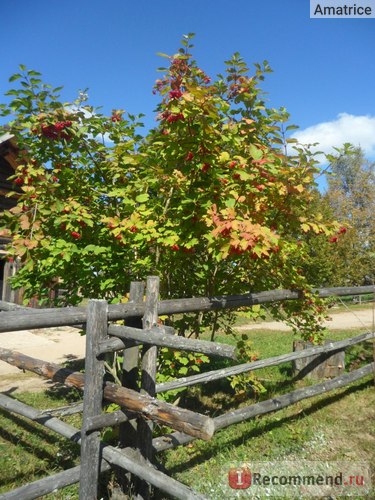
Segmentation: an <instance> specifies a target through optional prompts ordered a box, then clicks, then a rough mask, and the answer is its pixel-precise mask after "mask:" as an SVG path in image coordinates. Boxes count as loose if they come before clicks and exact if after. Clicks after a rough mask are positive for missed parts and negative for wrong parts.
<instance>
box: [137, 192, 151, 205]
mask: <svg viewBox="0 0 375 500" xmlns="http://www.w3.org/2000/svg"><path fill="white" fill-rule="evenodd" d="M149 198H150V197H149V195H148V194H147V193H143V194H139V195H138V196H137V197H136V199H135V201H137V202H138V203H144V202H145V201H147V200H148V199H149Z"/></svg>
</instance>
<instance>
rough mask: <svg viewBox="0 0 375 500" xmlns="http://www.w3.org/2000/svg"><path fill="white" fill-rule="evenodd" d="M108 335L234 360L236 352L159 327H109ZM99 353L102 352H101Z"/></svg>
mask: <svg viewBox="0 0 375 500" xmlns="http://www.w3.org/2000/svg"><path fill="white" fill-rule="evenodd" d="M108 333H109V334H110V335H113V336H116V337H118V338H120V339H124V340H135V341H137V342H139V343H140V344H141V343H142V344H150V345H156V346H159V347H170V348H171V349H179V350H181V351H193V352H199V353H203V354H208V355H209V356H218V357H222V358H229V359H236V352H235V348H234V347H233V346H230V345H226V344H218V343H217V342H208V341H205V340H193V339H188V338H185V337H180V336H178V335H171V334H170V333H166V331H165V330H164V328H163V327H160V326H156V327H154V328H152V329H150V330H148V331H146V330H140V329H139V328H132V327H129V326H121V325H111V326H110V327H109V328H108ZM103 345H104V346H105V349H104V352H107V349H108V346H109V345H110V343H109V341H108V340H105V341H104V342H103ZM101 352H103V351H102V350H101Z"/></svg>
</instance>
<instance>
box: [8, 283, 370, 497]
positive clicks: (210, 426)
mask: <svg viewBox="0 0 375 500" xmlns="http://www.w3.org/2000/svg"><path fill="white" fill-rule="evenodd" d="M135 285H136V284H135ZM138 285H141V283H138ZM142 286H144V285H142ZM140 290H141V287H139V291H140ZM142 290H143V288H142ZM147 290H148V292H147V294H146V301H145V302H142V300H143V292H142V293H141V292H140V293H139V294H138V295H139V297H138V298H139V299H140V300H136V295H134V298H132V299H131V301H130V302H128V303H126V304H116V305H108V304H107V303H106V302H105V301H103V300H97V301H95V300H94V301H93V300H91V301H90V302H89V306H88V308H83V307H66V308H56V309H30V308H26V307H22V306H17V305H15V304H9V303H7V302H3V301H0V311H2V312H1V316H0V317H1V319H2V321H1V324H0V332H11V331H20V330H24V329H33V328H47V327H56V326H73V327H76V328H82V326H85V327H87V344H86V354H87V356H86V357H87V359H86V373H87V376H86V381H87V383H86V388H85V375H84V374H82V373H79V372H73V371H71V370H69V369H66V368H63V367H61V366H59V365H56V364H53V363H48V362H45V361H43V360H39V359H36V358H32V357H30V356H26V355H23V354H21V353H18V352H16V351H11V350H9V349H3V348H0V359H1V360H3V361H6V362H8V363H9V364H11V365H13V366H17V367H19V368H21V369H26V370H29V371H32V372H34V373H37V374H39V375H42V376H44V377H47V378H50V379H52V380H53V381H58V382H61V383H63V384H65V385H68V386H74V387H77V388H80V389H84V390H85V393H84V394H85V402H84V404H83V414H84V415H83V425H82V430H79V429H76V428H75V427H73V426H71V425H68V424H66V423H64V422H63V421H61V420H59V419H58V418H56V416H55V415H63V414H64V412H68V413H70V412H71V413H76V412H77V411H81V410H82V404H78V405H77V406H76V407H75V408H60V409H58V410H55V411H51V410H45V411H37V410H35V409H33V408H32V407H30V406H28V405H25V404H23V403H20V402H18V401H16V400H14V399H12V398H11V397H9V396H6V395H3V394H0V408H2V409H4V410H7V411H9V412H11V413H15V414H18V415H22V416H24V417H26V418H29V419H31V420H33V421H35V422H37V423H39V424H41V425H44V426H46V427H48V428H49V429H51V430H53V431H55V432H57V433H58V434H60V435H62V436H64V437H66V438H68V439H70V440H72V441H74V442H76V443H78V444H80V445H81V450H82V453H81V466H78V467H73V468H72V469H70V470H68V471H64V472H61V473H58V474H55V475H54V476H50V477H48V478H45V479H41V480H39V481H35V482H34V483H30V484H28V485H26V486H23V487H21V488H17V489H16V490H14V491H12V492H9V493H6V494H4V495H0V498H4V499H6V500H10V499H15V498H22V499H23V500H24V499H26V500H27V499H28V498H30V499H31V498H37V497H38V496H41V495H44V494H47V493H49V492H52V491H53V489H55V488H56V487H57V488H61V487H63V486H66V485H69V484H73V483H75V482H78V481H80V483H81V489H80V500H85V498H86V497H87V495H86V493H87V492H88V491H92V492H93V493H92V495H89V496H90V497H91V496H93V495H94V492H95V491H96V486H95V485H97V475H98V474H99V473H101V472H103V471H106V470H109V469H110V468H111V466H117V467H120V468H122V469H124V470H125V471H127V472H128V473H131V474H134V475H135V476H137V477H138V478H139V480H138V483H135V486H136V488H138V489H136V492H137V495H138V496H137V498H139V499H140V500H141V499H143V500H146V499H147V498H150V494H151V490H150V485H153V486H154V487H156V488H158V489H159V490H161V491H163V492H164V493H166V494H167V495H171V496H174V497H176V498H181V499H185V498H186V499H200V498H203V497H202V496H201V495H200V494H198V493H196V492H194V491H193V490H191V489H190V488H189V487H187V486H185V485H183V484H181V483H179V482H178V481H176V480H174V479H171V478H170V477H168V476H167V475H166V474H164V473H163V472H160V471H159V470H157V469H156V468H155V467H154V466H153V465H152V460H153V453H154V452H159V451H163V450H167V449H169V448H174V447H176V446H178V445H181V444H186V443H188V442H191V441H192V440H194V439H206V440H208V439H210V438H211V437H212V435H213V434H214V432H216V431H218V430H220V429H223V428H226V427H228V426H230V425H233V424H236V423H239V422H244V421H246V420H249V419H251V418H254V417H256V416H259V415H264V414H266V413H270V412H273V411H278V410H281V409H282V408H285V407H287V406H289V405H292V404H294V403H296V402H298V401H301V400H304V399H307V398H311V397H313V396H318V395H321V394H325V393H327V392H329V391H332V390H334V389H339V388H343V387H345V386H347V385H349V384H351V383H353V382H356V381H358V380H360V379H361V378H363V377H366V376H368V375H371V374H372V373H374V375H375V363H370V364H368V365H367V366H364V367H362V368H359V369H357V370H355V371H352V372H350V373H345V374H343V375H340V376H338V377H336V378H334V379H332V380H328V381H325V382H323V383H319V384H315V385H312V386H308V387H304V388H301V389H297V390H294V391H291V392H289V393H287V394H283V395H281V396H277V397H273V398H271V399H269V400H266V401H262V402H260V403H256V404H251V405H249V406H246V407H241V408H239V409H237V410H234V411H230V412H227V413H224V414H222V415H219V416H217V417H215V418H210V417H208V416H205V415H201V414H199V413H196V412H192V411H190V410H187V409H184V408H180V407H178V406H174V405H171V404H168V403H165V402H164V401H161V400H158V399H156V397H154V396H155V394H156V393H161V392H166V391H170V390H174V389H179V388H184V387H189V386H192V385H195V384H205V383H208V382H211V381H213V380H219V379H222V378H226V377H229V376H233V375H238V374H240V373H245V372H250V371H254V370H257V369H260V368H265V367H269V366H275V365H279V364H281V363H285V362H289V361H293V360H297V359H303V358H308V357H311V356H315V357H316V356H317V357H318V358H315V359H318V362H319V360H323V358H324V357H326V355H327V354H329V353H337V352H339V351H343V350H344V349H345V348H346V347H349V346H352V345H356V344H358V343H360V342H366V341H370V340H373V339H375V333H374V332H367V333H364V334H361V335H357V336H355V337H352V338H349V339H345V340H341V341H338V342H329V343H327V344H325V345H323V346H318V347H314V346H313V347H309V348H307V349H304V350H303V351H297V352H293V353H289V354H283V355H280V356H274V357H272V358H268V359H264V360H258V361H254V362H251V363H242V364H240V365H237V366H231V367H228V368H224V369H220V370H213V371H209V372H206V373H199V374H197V375H193V376H189V377H183V378H180V379H178V380H173V381H168V382H165V383H162V384H156V382H155V377H156V367H157V346H159V347H161V346H166V347H170V348H172V349H176V350H185V351H193V352H199V353H204V354H207V355H209V356H219V357H224V358H229V359H236V354H235V348H234V347H232V346H228V345H225V344H218V343H215V342H207V341H201V340H193V339H188V338H184V337H178V336H176V335H174V331H173V329H171V328H170V327H165V326H158V316H160V315H173V314H182V313H191V312H208V311H218V310H225V309H238V308H240V307H249V306H252V305H257V304H267V303H272V302H280V301H284V300H298V299H302V298H303V297H304V294H303V292H301V291H298V290H273V291H265V292H257V293H248V294H244V295H231V296H222V297H200V298H199V297H198V298H187V299H173V300H162V301H158V296H159V278H157V277H149V278H148V279H147ZM374 291H375V287H374V286H366V287H336V288H320V289H315V290H314V293H316V294H317V295H319V296H320V297H322V298H327V297H332V296H338V297H339V296H350V295H356V296H359V295H364V294H366V295H367V294H374ZM95 311H96V312H95ZM99 313H100V314H99ZM99 316H100V318H101V321H100V322H99V321H98V318H99ZM128 318H129V319H130V321H129V324H127V326H120V325H108V322H109V321H117V320H123V319H128ZM141 318H143V319H142V320H141ZM142 325H143V329H141V327H142ZM91 344H92V345H91ZM140 345H142V346H143V349H142V351H137V352H139V358H138V360H139V359H141V362H140V363H139V366H138V361H137V362H136V365H135V369H136V370H138V368H139V367H140V368H141V369H140V370H139V373H140V375H141V379H140V380H141V386H140V387H141V392H137V391H136V390H133V386H131V387H132V388H129V386H125V385H126V383H125V382H124V380H123V381H122V384H123V385H122V386H121V385H116V384H113V383H110V382H105V381H104V380H105V379H103V376H104V357H103V355H104V354H105V353H108V352H114V351H117V350H124V349H125V351H124V359H125V358H126V352H129V348H132V349H138V346H140ZM374 348H375V346H374ZM137 356H138V354H137ZM133 361H134V360H133ZM374 361H375V351H374ZM320 362H321V361H320ZM124 366H125V365H124ZM129 366H130V365H129ZM99 369H100V370H101V369H102V371H103V373H102V375H100V377H96V374H97V371H98V370H99ZM98 373H99V372H98ZM95 377H96V378H98V380H96V379H95V384H94V382H93V380H94V378H95ZM89 389H90V390H91V391H94V392H93V394H94V393H95V396H94V397H91V396H90V392H88V391H89ZM91 399H95V405H96V406H97V407H95V408H94V407H93V405H92V404H91ZM102 399H104V400H105V401H108V402H114V403H117V404H118V405H119V406H120V408H121V409H120V410H118V411H115V412H112V413H102ZM55 412H56V413H55ZM68 413H67V414H68ZM153 422H157V423H159V424H162V425H167V426H168V427H171V428H172V429H174V432H172V433H170V434H168V435H165V436H161V437H158V438H155V439H152V426H153ZM120 424H121V425H122V426H123V425H130V424H132V425H133V424H134V427H133V428H132V429H133V431H132V432H134V436H135V441H134V442H135V443H136V445H135V446H136V448H137V449H133V446H130V445H129V442H132V439H133V437H131V436H130V435H129V437H130V438H131V439H130V441H128V442H125V444H122V448H121V449H119V448H114V447H112V446H110V445H107V444H105V443H102V442H101V441H100V434H99V430H100V429H102V428H104V427H109V426H115V425H120ZM137 426H138V427H137ZM91 448H92V450H94V451H95V453H94V452H93V453H91V452H90V450H91ZM85 450H86V451H85ZM94 459H95V460H94ZM94 462H95V464H94ZM94 478H95V479H94ZM93 483H95V485H94V484H93ZM94 496H95V495H94Z"/></svg>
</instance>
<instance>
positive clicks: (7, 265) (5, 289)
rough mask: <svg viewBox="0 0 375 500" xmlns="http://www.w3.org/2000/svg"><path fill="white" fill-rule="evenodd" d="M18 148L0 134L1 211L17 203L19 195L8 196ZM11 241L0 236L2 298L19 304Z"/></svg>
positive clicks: (20, 293)
mask: <svg viewBox="0 0 375 500" xmlns="http://www.w3.org/2000/svg"><path fill="white" fill-rule="evenodd" d="M17 155H18V149H17V147H16V145H15V143H14V140H13V138H12V136H11V135H9V134H5V135H2V136H0V212H3V211H4V210H9V209H10V208H12V207H14V206H15V205H16V204H17V196H14V197H7V196H6V195H7V194H8V193H9V192H10V191H15V190H16V189H15V188H14V185H13V183H12V182H11V181H9V180H8V178H9V177H10V176H11V175H13V174H14V171H15V169H16V167H17V165H18V162H17ZM9 242H10V239H9V238H5V237H0V298H1V299H2V300H6V301H9V302H15V303H17V304H19V303H21V302H22V292H21V291H20V290H12V289H11V288H10V286H9V283H8V278H9V277H11V276H13V275H14V274H15V272H16V268H17V265H16V263H12V262H8V261H6V260H5V255H6V251H5V248H6V246H7V244H8V243H9Z"/></svg>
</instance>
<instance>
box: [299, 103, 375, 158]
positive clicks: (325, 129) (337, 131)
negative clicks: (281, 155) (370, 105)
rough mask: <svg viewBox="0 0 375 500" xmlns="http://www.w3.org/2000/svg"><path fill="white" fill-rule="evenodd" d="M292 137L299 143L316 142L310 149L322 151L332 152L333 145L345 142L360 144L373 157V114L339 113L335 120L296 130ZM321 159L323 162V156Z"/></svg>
mask: <svg viewBox="0 0 375 500" xmlns="http://www.w3.org/2000/svg"><path fill="white" fill-rule="evenodd" d="M293 137H295V138H296V139H297V140H298V142H300V143H301V144H313V143H316V142H318V143H319V144H318V146H317V147H316V148H312V149H313V150H315V151H323V152H324V153H333V152H334V150H333V147H342V145H343V144H344V143H345V142H350V143H351V144H353V146H360V147H361V148H362V149H363V150H364V152H365V156H366V157H368V158H370V159H373V158H375V116H371V115H363V116H355V115H350V114H348V113H340V114H339V115H338V116H337V118H336V120H332V121H330V122H322V123H318V124H317V125H312V126H311V127H308V128H306V129H304V130H298V131H296V132H295V133H294V134H293ZM317 159H319V158H317ZM321 161H322V162H324V158H323V157H322V158H321Z"/></svg>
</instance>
